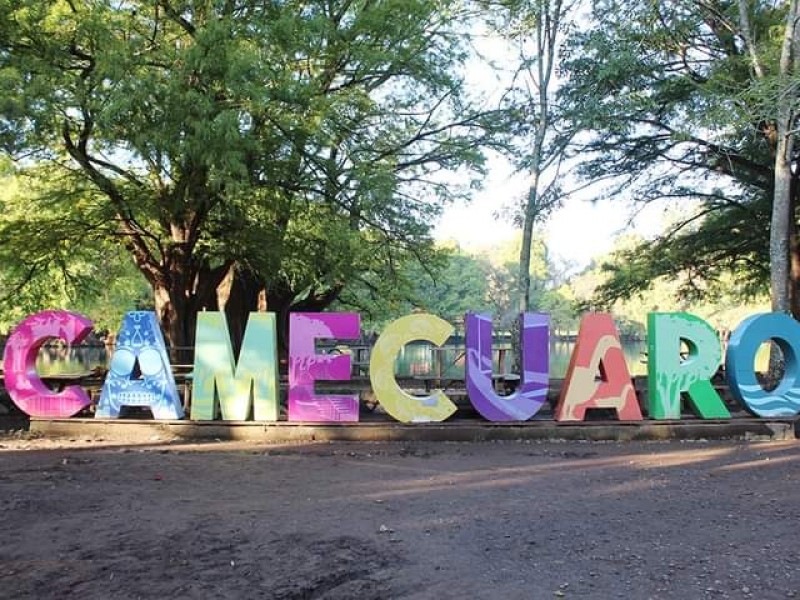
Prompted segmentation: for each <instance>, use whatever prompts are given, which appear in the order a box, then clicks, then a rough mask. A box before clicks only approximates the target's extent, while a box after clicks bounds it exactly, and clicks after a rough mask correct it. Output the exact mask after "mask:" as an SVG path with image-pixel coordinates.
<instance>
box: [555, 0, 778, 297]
mask: <svg viewBox="0 0 800 600" xmlns="http://www.w3.org/2000/svg"><path fill="white" fill-rule="evenodd" d="M737 11H738V5H737V4H736V3H731V2H707V3H696V2H691V1H688V0H670V1H669V2H658V3H640V2H634V1H629V0H603V1H601V2H598V3H596V4H595V6H594V10H593V12H592V23H593V25H592V27H591V28H588V29H587V30H586V31H584V32H582V33H580V34H577V35H576V36H574V37H573V38H572V39H571V42H570V44H569V45H568V47H567V60H566V61H565V62H564V64H563V71H564V75H565V76H567V77H568V79H567V83H566V85H565V86H564V88H563V90H562V92H561V96H560V100H561V101H562V102H563V104H564V107H565V109H566V111H567V114H568V115H569V119H570V125H571V133H573V134H574V133H575V132H581V135H579V136H578V138H576V139H580V140H581V141H582V144H581V145H580V147H579V148H578V149H577V150H576V154H579V155H580V156H581V158H582V162H581V165H580V168H579V174H580V175H581V176H582V177H583V178H584V179H585V180H587V181H590V180H595V181H605V182H606V184H607V187H606V194H607V195H608V196H609V197H611V196H614V195H616V194H620V193H623V192H624V193H625V194H626V195H628V197H632V198H634V199H636V200H637V201H639V202H642V203H645V202H652V201H655V200H661V199H671V200H672V201H673V202H674V203H675V205H676V207H677V210H678V211H680V212H681V215H682V218H681V219H680V220H679V221H678V222H677V223H676V224H675V225H674V226H673V227H670V228H668V229H667V231H666V232H665V233H664V234H663V235H662V236H660V237H659V238H658V239H657V240H655V241H654V242H642V243H640V244H639V245H638V246H636V247H633V248H630V249H628V250H627V251H624V252H620V253H619V254H617V255H616V256H615V257H614V259H613V260H612V262H611V263H610V264H609V266H608V269H609V271H610V273H611V274H612V278H611V279H609V280H608V281H607V282H606V283H604V284H603V285H602V286H601V287H600V288H599V292H600V300H602V301H604V302H606V303H608V302H613V301H614V300H616V299H620V298H625V297H630V296H631V295H633V294H636V293H639V292H642V291H643V290H646V289H648V288H649V286H650V283H651V282H652V281H654V280H655V279H657V278H658V277H668V278H672V279H678V280H680V281H681V285H680V288H679V289H678V290H677V292H678V293H680V294H681V296H682V297H685V298H702V297H709V296H710V299H711V300H713V294H714V290H715V289H716V288H717V286H718V285H719V284H720V282H721V281H723V280H725V279H726V278H728V277H729V276H732V277H733V280H734V281H735V282H736V287H737V289H738V290H740V291H741V293H742V294H744V295H745V296H753V295H754V294H759V293H763V292H764V290H765V289H766V287H767V283H768V281H769V254H768V240H769V232H768V229H769V220H770V219H769V215H770V210H771V202H772V194H773V180H774V169H773V160H774V139H772V137H771V136H772V133H773V130H772V125H771V121H770V120H769V119H770V118H771V117H770V114H771V113H770V111H769V110H768V107H769V105H770V103H772V104H774V99H775V95H774V94H775V93H776V89H777V88H776V85H775V80H774V78H773V77H772V76H771V74H772V73H774V72H775V71H776V62H777V57H778V55H779V45H780V40H781V36H782V20H783V18H784V9H783V8H777V9H776V8H774V7H773V6H772V5H768V4H763V3H755V4H754V5H752V14H751V21H752V27H753V36H754V38H755V39H756V40H757V41H758V54H759V57H760V60H761V61H762V63H763V64H764V65H765V66H766V70H767V76H766V77H765V78H763V79H760V78H758V77H756V76H755V75H754V73H753V67H752V64H751V57H750V55H749V54H748V52H746V49H745V47H744V45H743V43H742V40H741V36H740V33H739V28H738V26H739V25H738V24H739V18H738V12H737ZM770 98H771V99H770Z"/></svg>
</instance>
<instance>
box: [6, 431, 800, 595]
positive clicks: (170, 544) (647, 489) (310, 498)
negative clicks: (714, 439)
mask: <svg viewBox="0 0 800 600" xmlns="http://www.w3.org/2000/svg"><path fill="white" fill-rule="evenodd" d="M0 518H1V519H2V521H0V523H1V524H0V598H13V599H23V598H36V599H47V598H67V597H71V596H74V597H79V598H82V599H87V600H93V599H104V600H105V599H109V598H115V599H117V598H119V599H128V598H131V599H133V598H148V599H149V598H203V599H205V598H272V599H282V600H289V599H292V600H294V599H323V598H324V599H341V598H358V599H380V598H437V599H438V598H502V599H514V598H525V599H538V598H543V599H551V598H637V599H638V598H643V599H644V598H676V599H682V600H683V599H694V598H754V599H759V600H766V599H773V598H775V599H777V598H795V597H800V543H799V542H798V534H800V529H799V528H798V525H800V443H797V442H781V443H766V444H765V443H735V442H729V443H702V442H694V443H624V444H619V443H557V442H548V443H438V444H429V443H424V444H423V443H419V444H409V443H377V444H363V443H360V444H351V443H336V444H304V445H271V446H266V445H260V444H252V443H249V444H247V443H241V442H226V443H210V444H181V443H173V442H168V441H157V440H153V441H152V443H149V444H147V445H119V444H113V443H106V442H103V441H96V440H94V441H87V440H77V439H76V440H43V439H31V437H30V434H27V433H17V434H13V433H6V434H0Z"/></svg>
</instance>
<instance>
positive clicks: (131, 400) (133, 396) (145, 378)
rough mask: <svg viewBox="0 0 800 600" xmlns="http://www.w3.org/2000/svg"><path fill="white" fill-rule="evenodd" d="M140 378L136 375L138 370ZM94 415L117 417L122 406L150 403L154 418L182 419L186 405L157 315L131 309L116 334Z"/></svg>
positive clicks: (147, 404)
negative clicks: (179, 394)
mask: <svg viewBox="0 0 800 600" xmlns="http://www.w3.org/2000/svg"><path fill="white" fill-rule="evenodd" d="M137 365H138V371H139V373H141V378H137V377H134V375H135V374H136V371H137ZM109 367H110V368H109V371H108V375H106V380H105V383H103V391H102V392H101V393H100V403H99V404H98V405H97V412H96V413H95V417H97V418H106V419H109V418H110V419H116V418H118V417H119V410H120V408H121V407H123V406H147V407H149V408H150V410H151V411H152V412H153V417H154V418H155V419H182V418H183V407H182V406H181V400H180V397H179V396H178V390H177V388H176V387H175V378H174V377H173V375H172V367H171V365H170V362H169V357H168V356H167V350H166V346H165V345H164V336H163V335H162V334H161V330H160V329H159V328H158V321H157V320H156V314H155V313H154V312H151V311H144V310H138V311H131V312H129V313H127V314H126V315H125V318H124V319H123V321H122V328H121V329H120V331H119V335H118V336H117V348H116V350H115V351H114V356H113V357H112V358H111V363H110V366H109Z"/></svg>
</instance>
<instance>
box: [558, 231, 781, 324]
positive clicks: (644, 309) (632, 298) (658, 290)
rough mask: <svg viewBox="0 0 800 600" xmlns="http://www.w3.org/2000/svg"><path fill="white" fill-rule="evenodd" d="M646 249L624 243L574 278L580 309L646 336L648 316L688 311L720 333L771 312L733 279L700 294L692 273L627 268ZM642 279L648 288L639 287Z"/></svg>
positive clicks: (637, 242)
mask: <svg viewBox="0 0 800 600" xmlns="http://www.w3.org/2000/svg"><path fill="white" fill-rule="evenodd" d="M646 245H647V242H646V241H644V240H642V239H641V238H639V237H628V238H624V239H621V240H620V241H619V242H618V244H617V247H616V248H615V249H614V250H613V251H612V252H611V253H610V254H609V255H607V256H603V257H600V258H598V260H597V261H596V262H595V263H594V264H592V265H590V266H589V267H588V268H587V269H586V270H584V272H583V273H581V274H580V275H578V276H576V277H574V278H573V279H572V281H571V282H570V284H571V288H572V289H573V291H574V294H575V299H576V304H577V308H578V309H579V310H581V311H589V310H594V311H601V310H602V311H608V312H610V313H611V314H613V315H614V317H615V320H616V322H617V326H618V327H619V329H620V333H622V334H623V335H631V336H636V337H642V338H643V337H644V335H645V331H646V323H647V314H648V313H649V312H689V313H692V314H695V315H698V316H700V317H701V318H703V319H706V320H707V321H708V322H709V323H711V324H712V326H714V327H715V328H716V329H718V330H720V331H723V330H728V331H730V330H732V329H733V328H734V327H735V326H736V325H738V324H739V323H740V322H741V321H742V320H743V319H744V318H745V317H746V316H749V315H752V314H754V313H757V312H764V311H768V310H769V302H768V299H767V296H766V294H764V293H761V294H756V293H750V292H748V291H746V290H744V289H742V286H741V283H740V282H739V281H737V280H736V278H735V276H734V275H723V276H721V277H719V278H717V279H715V280H714V283H713V286H711V287H709V288H707V289H702V290H698V289H697V288H698V286H700V285H705V283H704V282H698V281H696V280H695V281H693V280H692V275H691V272H690V271H688V270H687V271H679V270H676V272H675V273H674V274H673V275H671V276H660V277H659V276H656V277H654V276H653V275H652V274H651V273H646V274H642V273H636V272H634V269H636V268H638V265H633V266H630V265H628V264H627V263H626V262H625V261H626V260H628V259H627V258H626V257H629V256H632V255H633V253H635V252H637V251H639V250H638V249H639V248H642V247H645V246H646ZM644 279H647V281H648V285H647V286H642V285H640V282H641V281H642V280H644ZM623 282H628V283H629V285H630V287H629V288H627V289H624V290H621V289H619V288H618V287H617V286H620V285H621V284H622V283H623ZM687 291H690V293H687ZM743 298H746V299H747V301H743Z"/></svg>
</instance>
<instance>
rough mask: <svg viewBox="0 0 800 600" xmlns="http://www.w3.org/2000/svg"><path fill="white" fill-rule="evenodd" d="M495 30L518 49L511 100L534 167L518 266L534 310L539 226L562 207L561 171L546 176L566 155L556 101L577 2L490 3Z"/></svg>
mask: <svg viewBox="0 0 800 600" xmlns="http://www.w3.org/2000/svg"><path fill="white" fill-rule="evenodd" d="M489 5H490V6H491V7H492V9H493V14H494V15H495V19H496V21H495V23H494V25H495V29H496V30H497V31H498V32H501V34H502V36H503V37H504V38H506V39H507V40H508V41H509V42H510V43H511V44H513V46H514V47H515V49H516V50H517V53H518V60H519V67H518V69H517V72H516V73H515V76H514V82H513V83H512V86H511V90H510V99H511V101H512V102H514V103H519V108H520V110H521V113H522V115H524V116H523V117H522V119H523V126H522V128H521V132H520V133H523V136H522V138H523V140H524V141H523V142H522V147H521V149H520V150H521V154H520V155H521V157H522V158H521V159H520V161H519V163H520V167H521V168H523V169H525V170H527V171H529V172H530V179H531V182H530V185H529V187H528V192H527V194H526V196H525V198H524V199H523V201H522V202H521V205H520V207H519V212H518V214H517V215H516V220H517V221H518V222H519V225H520V227H521V229H522V244H521V246H520V253H519V267H518V279H517V282H518V310H519V311H521V312H524V311H529V310H531V308H532V300H531V290H530V285H531V277H530V271H531V256H532V254H531V253H532V248H533V234H534V228H535V227H536V226H537V225H538V224H540V223H542V222H543V221H545V220H546V219H547V217H548V216H549V215H550V213H551V212H552V211H553V210H554V209H555V208H556V207H557V206H558V204H559V202H560V200H561V195H560V187H559V177H558V174H556V175H555V176H552V175H551V177H550V178H549V181H548V180H546V178H545V173H546V171H547V170H548V169H550V168H551V167H553V166H554V165H557V164H558V163H559V162H560V160H561V159H562V158H563V148H564V140H563V136H556V135H555V133H556V130H557V124H558V111H557V105H556V103H555V89H556V84H557V81H556V69H557V67H558V53H559V49H560V47H561V44H562V43H563V39H564V36H565V34H566V32H567V31H568V29H569V21H568V15H569V12H570V11H571V9H572V3H571V2H569V1H567V2H564V1H563V0H500V1H498V2H490V3H489Z"/></svg>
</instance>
